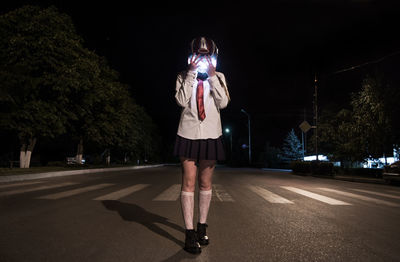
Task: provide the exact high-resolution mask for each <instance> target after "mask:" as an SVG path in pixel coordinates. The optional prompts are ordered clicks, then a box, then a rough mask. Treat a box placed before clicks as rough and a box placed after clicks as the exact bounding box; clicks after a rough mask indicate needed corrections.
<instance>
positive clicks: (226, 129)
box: [225, 128, 232, 161]
mask: <svg viewBox="0 0 400 262" xmlns="http://www.w3.org/2000/svg"><path fill="white" fill-rule="evenodd" d="M225 133H227V134H230V140H231V161H232V132H231V130H230V129H229V128H225Z"/></svg>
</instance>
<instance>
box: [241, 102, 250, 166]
mask: <svg viewBox="0 0 400 262" xmlns="http://www.w3.org/2000/svg"><path fill="white" fill-rule="evenodd" d="M240 112H243V113H245V114H246V115H247V118H248V121H249V122H248V123H249V124H248V127H249V164H251V134H250V133H251V132H250V130H251V129H250V115H249V114H248V113H247V112H246V111H244V109H241V110H240Z"/></svg>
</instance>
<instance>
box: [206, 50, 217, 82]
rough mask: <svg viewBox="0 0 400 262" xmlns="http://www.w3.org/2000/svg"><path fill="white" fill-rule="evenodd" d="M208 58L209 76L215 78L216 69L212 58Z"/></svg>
mask: <svg viewBox="0 0 400 262" xmlns="http://www.w3.org/2000/svg"><path fill="white" fill-rule="evenodd" d="M206 58H207V62H208V68H207V75H208V76H209V77H212V76H215V67H214V65H213V64H212V61H211V57H210V56H209V55H208V56H207V57H206Z"/></svg>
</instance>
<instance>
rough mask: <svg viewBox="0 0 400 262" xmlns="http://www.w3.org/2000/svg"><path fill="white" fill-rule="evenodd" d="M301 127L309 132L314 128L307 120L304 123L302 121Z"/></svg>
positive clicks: (305, 131)
mask: <svg viewBox="0 0 400 262" xmlns="http://www.w3.org/2000/svg"><path fill="white" fill-rule="evenodd" d="M299 127H300V129H301V130H302V131H303V132H304V133H307V131H308V130H310V129H311V128H312V126H311V125H310V124H309V123H308V122H307V121H303V123H301V124H300V125H299Z"/></svg>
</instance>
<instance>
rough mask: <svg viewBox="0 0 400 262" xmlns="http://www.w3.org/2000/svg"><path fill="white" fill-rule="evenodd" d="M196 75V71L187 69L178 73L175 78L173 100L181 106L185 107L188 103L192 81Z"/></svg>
mask: <svg viewBox="0 0 400 262" xmlns="http://www.w3.org/2000/svg"><path fill="white" fill-rule="evenodd" d="M196 77H197V72H196V71H188V72H183V73H180V74H178V77H177V79H176V89H175V100H176V102H177V103H178V105H180V106H181V107H186V106H188V104H189V103H190V98H191V97H192V91H193V83H194V81H195V79H196Z"/></svg>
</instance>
